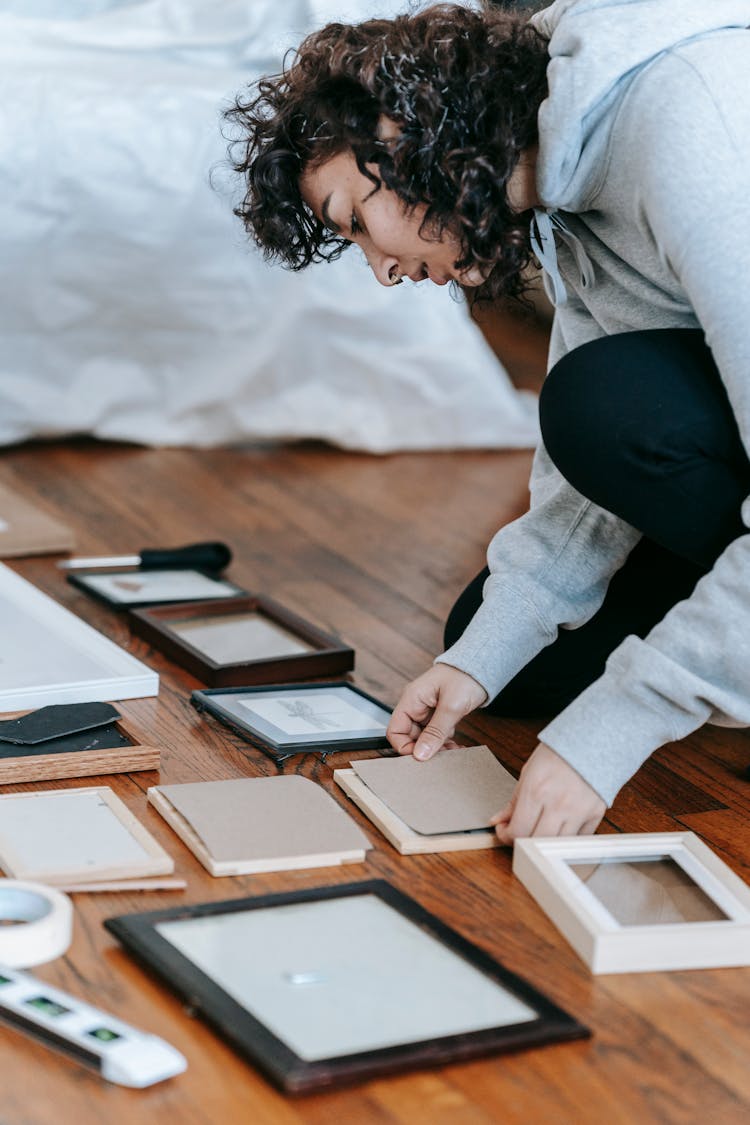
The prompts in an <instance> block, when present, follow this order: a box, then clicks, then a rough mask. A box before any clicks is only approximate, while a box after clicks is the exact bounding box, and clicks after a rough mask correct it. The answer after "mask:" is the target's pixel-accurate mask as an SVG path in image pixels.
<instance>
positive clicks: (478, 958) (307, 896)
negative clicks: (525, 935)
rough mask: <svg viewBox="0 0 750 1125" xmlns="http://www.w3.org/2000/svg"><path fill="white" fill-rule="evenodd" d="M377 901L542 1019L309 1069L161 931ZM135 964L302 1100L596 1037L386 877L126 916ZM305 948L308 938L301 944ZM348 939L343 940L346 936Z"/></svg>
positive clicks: (119, 927)
mask: <svg viewBox="0 0 750 1125" xmlns="http://www.w3.org/2000/svg"><path fill="white" fill-rule="evenodd" d="M353 895H377V896H378V898H380V899H382V901H383V902H385V903H387V905H388V906H391V907H393V908H394V909H395V910H397V911H398V912H399V913H400V914H402V915H403V916H404V917H406V918H408V919H409V920H410V921H412V922H415V923H416V924H417V925H418V926H419V927H420V929H423V930H425V931H426V932H427V933H429V934H430V935H431V936H432V937H434V938H436V939H437V940H438V941H440V942H442V944H443V945H444V946H446V947H447V948H448V949H449V950H451V951H452V952H453V953H455V954H457V955H458V956H459V957H462V958H463V959H464V960H466V961H468V962H469V963H470V964H471V965H473V966H474V967H475V968H477V969H479V971H480V972H482V973H484V974H485V975H486V976H488V977H490V978H491V979H492V980H495V981H496V982H497V983H498V984H500V985H501V986H502V987H503V988H505V989H507V991H508V992H510V993H512V994H513V995H514V996H516V997H517V998H518V999H519V1000H521V1001H522V1002H523V1003H524V1004H527V1005H528V1006H529V1007H531V1008H532V1009H533V1010H534V1011H535V1012H536V1013H537V1019H535V1020H531V1021H529V1022H528V1023H519V1024H512V1025H508V1026H502V1027H492V1028H485V1029H482V1030H480V1031H469V1032H464V1033H462V1034H459V1035H448V1036H443V1037H441V1038H438V1039H431V1040H423V1041H420V1042H415V1043H405V1044H402V1045H400V1046H397V1047H387V1048H383V1049H380V1050H372V1051H362V1052H358V1053H356V1054H352V1055H344V1056H341V1057H338V1058H332V1059H319V1060H316V1061H315V1062H307V1061H305V1060H304V1059H301V1058H300V1057H299V1056H298V1055H296V1054H295V1052H294V1051H293V1050H291V1048H290V1047H289V1046H288V1045H287V1044H286V1043H285V1042H284V1041H283V1040H281V1039H279V1038H277V1036H275V1035H274V1034H273V1032H272V1031H271V1030H270V1029H269V1028H268V1027H266V1025H265V1024H263V1023H261V1022H260V1021H259V1020H257V1019H256V1018H255V1017H254V1016H252V1015H251V1014H250V1012H249V1011H248V1010H247V1009H246V1008H244V1007H242V1005H241V1004H238V1003H237V1001H236V1000H233V999H232V997H231V996H230V995H229V994H228V993H226V992H225V991H224V990H223V989H222V988H221V987H220V986H219V985H217V984H216V983H215V982H214V980H213V979H212V978H211V977H209V976H207V975H206V974H205V973H204V972H202V971H201V970H200V969H198V968H197V967H196V966H195V965H194V964H193V962H192V961H190V960H189V959H188V958H187V957H184V956H183V955H182V954H181V953H180V952H178V950H177V949H176V948H175V947H174V946H173V945H172V944H171V943H170V942H168V941H167V940H166V939H165V938H163V937H162V936H161V934H159V932H158V930H157V929H156V926H157V925H158V924H159V923H161V922H167V921H177V920H179V919H189V918H201V917H206V916H207V915H211V914H229V913H234V912H236V911H238V910H260V909H264V908H267V907H273V906H285V905H287V904H289V903H301V902H315V901H319V900H321V899H331V898H349V897H352V896H353ZM104 925H105V927H106V928H107V929H108V930H109V932H110V933H112V934H114V936H115V937H116V938H117V940H118V941H120V942H121V943H122V944H123V945H124V946H125V948H126V949H127V950H128V952H129V953H131V954H132V955H133V956H134V957H135V958H136V960H137V961H139V962H140V963H141V964H142V965H144V966H145V967H146V968H148V969H150V970H152V971H153V972H154V973H155V974H156V975H157V976H158V977H159V978H160V979H161V980H162V981H163V982H164V983H165V984H166V985H167V986H168V987H169V988H171V989H172V990H173V991H174V992H176V993H177V995H178V996H179V997H180V998H181V999H182V1000H183V1001H185V1002H187V1003H188V1004H189V1006H190V1008H191V1009H192V1010H193V1011H195V1012H196V1013H198V1014H199V1015H201V1016H202V1017H203V1018H204V1019H205V1020H206V1022H207V1023H208V1024H210V1026H211V1027H212V1028H213V1029H214V1030H215V1031H216V1032H218V1034H219V1035H220V1036H221V1037H222V1038H223V1039H225V1040H226V1041H227V1042H228V1043H229V1044H230V1045H231V1046H232V1047H234V1048H235V1050H237V1051H238V1052H239V1053H240V1054H241V1055H243V1056H244V1057H245V1058H247V1059H249V1060H250V1062H252V1063H254V1064H256V1065H257V1066H258V1068H259V1069H260V1070H261V1071H262V1072H263V1073H264V1074H265V1075H266V1077H267V1078H269V1079H270V1080H271V1081H272V1082H273V1083H274V1084H275V1085H276V1086H278V1087H279V1088H280V1089H281V1090H283V1091H284V1092H285V1093H287V1094H302V1093H308V1092H310V1091H313V1090H321V1089H329V1088H331V1087H332V1086H339V1085H343V1084H346V1083H352V1082H360V1081H363V1080H364V1079H368V1078H373V1077H376V1076H378V1075H383V1074H394V1073H399V1072H402V1071H405V1070H410V1069H413V1068H415V1067H429V1066H443V1065H444V1064H446V1063H452V1062H460V1061H463V1060H466V1059H473V1058H478V1057H481V1056H484V1055H491V1054H496V1053H499V1052H503V1051H513V1050H518V1049H519V1048H522V1047H537V1046H542V1045H543V1044H546V1043H553V1042H558V1041H561V1040H569V1039H580V1038H584V1037H586V1036H588V1035H589V1034H590V1032H589V1030H588V1028H586V1027H584V1026H583V1025H582V1024H580V1023H579V1022H578V1021H577V1020H576V1019H574V1018H573V1017H572V1016H570V1015H568V1013H567V1012H564V1011H563V1010H562V1009H561V1008H558V1007H557V1005H556V1004H554V1003H553V1002H552V1001H551V1000H549V999H548V998H547V997H546V996H544V995H543V994H542V993H541V992H539V991H538V990H537V989H536V988H534V987H533V985H531V984H529V983H528V982H527V981H525V980H524V979H523V978H522V977H519V976H517V975H516V974H515V973H512V972H510V971H509V970H508V969H506V968H504V966H503V965H501V964H500V962H499V961H496V960H495V959H494V958H493V957H491V956H490V955H489V954H488V953H485V952H484V950H482V949H480V948H479V947H478V946H476V945H474V944H473V943H472V942H470V941H467V939H466V938H464V937H462V936H461V935H460V934H459V933H457V932H456V931H455V930H453V929H451V928H450V926H447V925H446V924H445V923H444V922H442V921H441V920H440V919H439V918H436V917H435V915H434V914H430V913H429V912H428V911H427V910H425V909H424V908H423V907H421V906H420V905H419V904H418V903H417V902H415V901H414V899H412V898H409V897H408V895H404V894H402V893H401V892H400V891H398V890H396V888H395V887H393V886H391V884H390V883H387V882H385V881H384V880H380V879H373V880H368V881H367V882H362V883H345V884H343V885H341V886H338V887H314V888H310V889H306V890H301V891H291V892H286V893H283V894H271V895H259V896H257V897H254V898H240V899H233V900H229V901H227V902H209V903H202V904H200V905H198V906H183V907H177V908H176V909H172V910H158V911H152V912H150V913H148V914H129V915H128V914H126V915H122V916H120V917H117V918H108V919H106V921H105V922H104ZM300 940H301V941H304V936H303V937H301V939H300ZM342 940H344V941H345V940H346V936H345V935H342Z"/></svg>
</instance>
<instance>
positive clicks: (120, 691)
mask: <svg viewBox="0 0 750 1125" xmlns="http://www.w3.org/2000/svg"><path fill="white" fill-rule="evenodd" d="M4 597H5V598H8V599H9V600H10V601H12V602H13V603H14V605H15V606H16V608H17V609H20V610H22V611H23V612H24V614H26V615H27V616H28V618H29V620H30V621H36V622H37V623H38V622H41V623H42V624H43V625H44V627H45V629H46V630H48V636H49V645H50V646H51V647H54V646H57V649H58V650H59V663H60V666H61V667H62V668H65V667H66V664H67V663H69V662H70V658H71V654H72V653H79V654H84V655H85V656H87V657H88V658H90V659H91V660H94V661H97V662H98V663H99V664H100V666H101V668H100V671H101V674H100V675H99V676H93V677H90V678H87V679H85V680H72V679H71V680H70V681H68V682H65V681H61V682H55V683H52V684H50V683H44V681H41V682H29V683H26V684H23V685H20V686H19V685H17V686H15V687H5V686H4V685H3V679H2V670H1V666H0V712H6V711H31V710H33V709H34V708H35V707H45V706H46V705H47V704H48V703H95V702H99V703H105V702H111V701H112V700H116V699H134V698H140V697H142V696H149V695H157V694H158V691H159V677H158V675H157V674H156V672H153V671H152V670H151V669H150V668H148V667H147V666H146V665H145V664H142V663H141V661H140V660H137V659H136V658H135V657H134V656H131V655H130V653H129V652H126V651H125V650H124V649H122V648H120V647H119V645H116V644H115V643H114V641H111V640H110V639H109V638H108V637H105V636H104V635H103V634H102V633H99V632H97V630H96V629H94V628H92V626H91V625H87V624H86V622H85V621H82V620H81V619H80V618H79V617H76V615H75V614H74V613H71V612H70V610H68V609H65V608H64V607H63V606H61V605H59V604H58V603H57V602H56V601H54V600H53V599H52V598H50V597H48V595H47V594H45V593H43V591H42V590H39V589H37V587H36V586H33V585H32V584H31V583H30V582H27V581H26V580H25V579H24V578H21V577H20V575H18V574H16V573H15V572H14V571H12V570H11V569H10V568H9V567H7V566H4V565H2V564H0V600H2V598H4ZM18 643H19V644H22V643H23V637H20V638H18Z"/></svg>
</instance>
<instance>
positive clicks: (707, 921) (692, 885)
mask: <svg viewBox="0 0 750 1125" xmlns="http://www.w3.org/2000/svg"><path fill="white" fill-rule="evenodd" d="M513 871H514V873H515V874H516V875H517V876H518V878H519V879H520V880H521V882H522V883H523V884H524V886H525V887H526V889H527V890H528V891H529V892H530V893H531V894H532V895H533V896H534V898H535V899H536V901H537V902H538V903H539V905H540V906H541V907H542V909H543V910H544V911H545V912H546V913H547V914H548V915H549V917H550V918H551V920H552V921H553V922H554V923H555V925H556V926H557V928H558V929H559V930H560V932H561V933H562V934H563V936H564V937H565V938H566V939H567V940H568V941H569V942H570V944H571V945H572V946H573V948H574V949H575V951H576V953H577V954H578V955H579V957H581V958H582V959H583V960H584V961H585V962H586V964H587V965H588V966H589V968H590V969H591V971H592V972H593V973H626V972H651V971H656V970H665V969H666V970H669V969H704V968H705V969H708V968H716V967H720V966H729V965H750V887H748V886H747V884H746V883H744V882H743V881H742V880H741V879H740V878H739V877H738V876H737V875H735V874H734V872H733V871H731V870H730V868H729V867H727V865H726V864H725V863H724V862H723V861H722V860H720V859H719V857H718V856H717V855H715V854H714V852H712V851H711V849H710V848H709V847H707V845H706V844H704V843H703V842H702V841H701V840H700V839H699V838H698V837H697V836H696V835H695V833H693V832H664V833H658V834H653V835H648V834H645V833H632V834H624V835H620V834H617V835H611V836H609V835H605V836H577V837H572V838H554V839H552V838H550V839H527V840H517V841H516V844H515V848H514V853H513Z"/></svg>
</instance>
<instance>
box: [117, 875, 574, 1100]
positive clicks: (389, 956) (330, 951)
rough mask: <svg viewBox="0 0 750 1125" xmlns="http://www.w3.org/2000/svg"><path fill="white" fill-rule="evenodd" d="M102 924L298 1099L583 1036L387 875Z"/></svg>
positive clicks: (562, 1015) (561, 1013)
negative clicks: (386, 878) (346, 1085)
mask: <svg viewBox="0 0 750 1125" xmlns="http://www.w3.org/2000/svg"><path fill="white" fill-rule="evenodd" d="M104 925H105V926H106V928H107V929H108V930H109V931H110V932H111V933H112V934H114V936H115V937H116V938H117V939H118V941H120V942H122V944H123V945H124V946H125V948H126V949H127V950H128V951H129V952H130V953H132V954H133V955H134V956H135V957H136V958H137V959H138V960H139V961H140V962H142V963H144V964H145V965H146V966H147V967H148V968H150V969H152V970H153V971H154V972H155V973H156V974H157V975H158V976H159V977H160V978H161V979H162V980H163V981H164V982H165V983H166V984H167V985H168V986H169V987H170V988H172V989H173V991H174V992H176V993H177V995H178V996H180V997H181V998H183V999H185V1000H189V1003H190V1006H191V1008H193V1009H195V1010H197V1011H198V1012H199V1013H200V1015H201V1016H203V1018H204V1019H205V1020H206V1021H207V1022H208V1023H209V1024H210V1025H211V1026H212V1027H213V1028H214V1029H215V1030H216V1031H217V1032H218V1033H219V1034H220V1035H221V1036H222V1037H223V1038H225V1039H226V1040H227V1041H228V1042H229V1043H230V1044H231V1045H232V1046H233V1047H234V1048H235V1049H236V1050H237V1051H239V1052H240V1053H241V1054H242V1055H244V1056H245V1057H246V1058H248V1059H249V1060H250V1061H251V1062H253V1063H254V1064H255V1065H256V1066H258V1067H259V1069H260V1070H261V1071H263V1073H264V1074H265V1075H266V1076H267V1077H268V1078H270V1079H271V1081H272V1082H274V1083H275V1084H276V1085H277V1086H279V1087H280V1088H281V1089H282V1090H283V1091H284V1092H286V1093H290V1094H296V1093H306V1092H308V1091H313V1090H317V1089H329V1088H330V1087H331V1086H334V1085H340V1084H342V1083H346V1082H355V1081H361V1080H364V1079H369V1078H372V1077H375V1076H377V1075H382V1074H390V1073H394V1072H399V1071H403V1070H407V1069H410V1068H414V1067H424V1066H442V1065H444V1064H446V1063H451V1062H457V1061H461V1060H464V1059H470V1058H475V1057H478V1056H481V1055H490V1054H495V1053H498V1052H502V1051H507V1050H517V1049H518V1048H521V1047H535V1046H540V1045H541V1044H545V1043H551V1042H556V1041H559V1040H566V1039H576V1038H580V1037H582V1036H586V1035H587V1034H588V1031H587V1029H586V1028H585V1027H583V1026H582V1025H581V1024H580V1023H578V1021H577V1020H575V1019H573V1018H572V1017H571V1016H569V1015H568V1014H567V1013H566V1012H564V1011H562V1010H561V1009H560V1008H558V1007H557V1006H556V1005H555V1004H554V1003H552V1001H551V1000H549V999H548V998H547V997H546V996H543V995H542V994H541V993H540V992H538V991H537V990H536V989H535V988H533V987H532V986H531V985H530V984H528V983H527V982H526V981H524V980H522V979H521V978H520V977H518V976H516V975H515V974H513V973H510V972H509V971H508V970H507V969H505V968H504V967H503V966H502V965H500V964H499V963H498V962H497V961H496V960H494V958H492V957H490V955H489V954H487V953H485V952H484V951H483V950H481V949H479V948H478V947H477V946H475V945H473V944H472V943H471V942H469V941H467V940H466V939H465V938H463V937H461V935H460V934H458V933H456V931H455V930H452V929H451V928H450V927H449V926H447V925H445V923H443V922H441V921H440V920H439V919H438V918H436V917H435V916H434V915H433V914H429V913H428V912H427V911H426V910H424V909H422V907H421V906H419V905H418V903H416V902H415V901H414V900H413V899H411V898H409V897H407V896H406V895H403V894H401V893H400V892H399V891H397V890H396V889H395V888H394V887H392V886H390V884H388V883H385V882H382V881H380V880H373V881H369V882H363V883H350V884H344V885H343V886H338V887H321V888H314V889H308V890H301V891H293V892H291V893H286V894H274V895H261V896H258V897H255V898H244V899H243V898H241V899H233V900H231V901H229V902H212V903H205V904H202V905H199V906H186V907H182V908H178V909H173V910H163V911H155V912H152V913H148V914H134V915H125V916H123V917H119V918H110V919H108V920H107V921H105V923H104Z"/></svg>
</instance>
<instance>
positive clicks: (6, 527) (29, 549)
mask: <svg viewBox="0 0 750 1125" xmlns="http://www.w3.org/2000/svg"><path fill="white" fill-rule="evenodd" d="M73 545H74V539H73V532H72V531H71V530H70V528H68V527H66V526H65V525H64V524H62V523H60V522H59V521H58V520H56V519H55V518H54V517H53V516H50V515H48V513H47V512H46V511H44V509H42V508H38V507H37V506H36V505H35V504H32V503H30V501H28V500H26V499H24V497H22V496H18V495H16V493H15V492H12V491H11V490H10V489H9V488H5V487H4V486H3V485H2V484H0V559H9V558H13V557H15V556H20V555H44V554H48V553H49V554H55V553H56V552H58V551H69V550H70V549H71V548H72V547H73Z"/></svg>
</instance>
